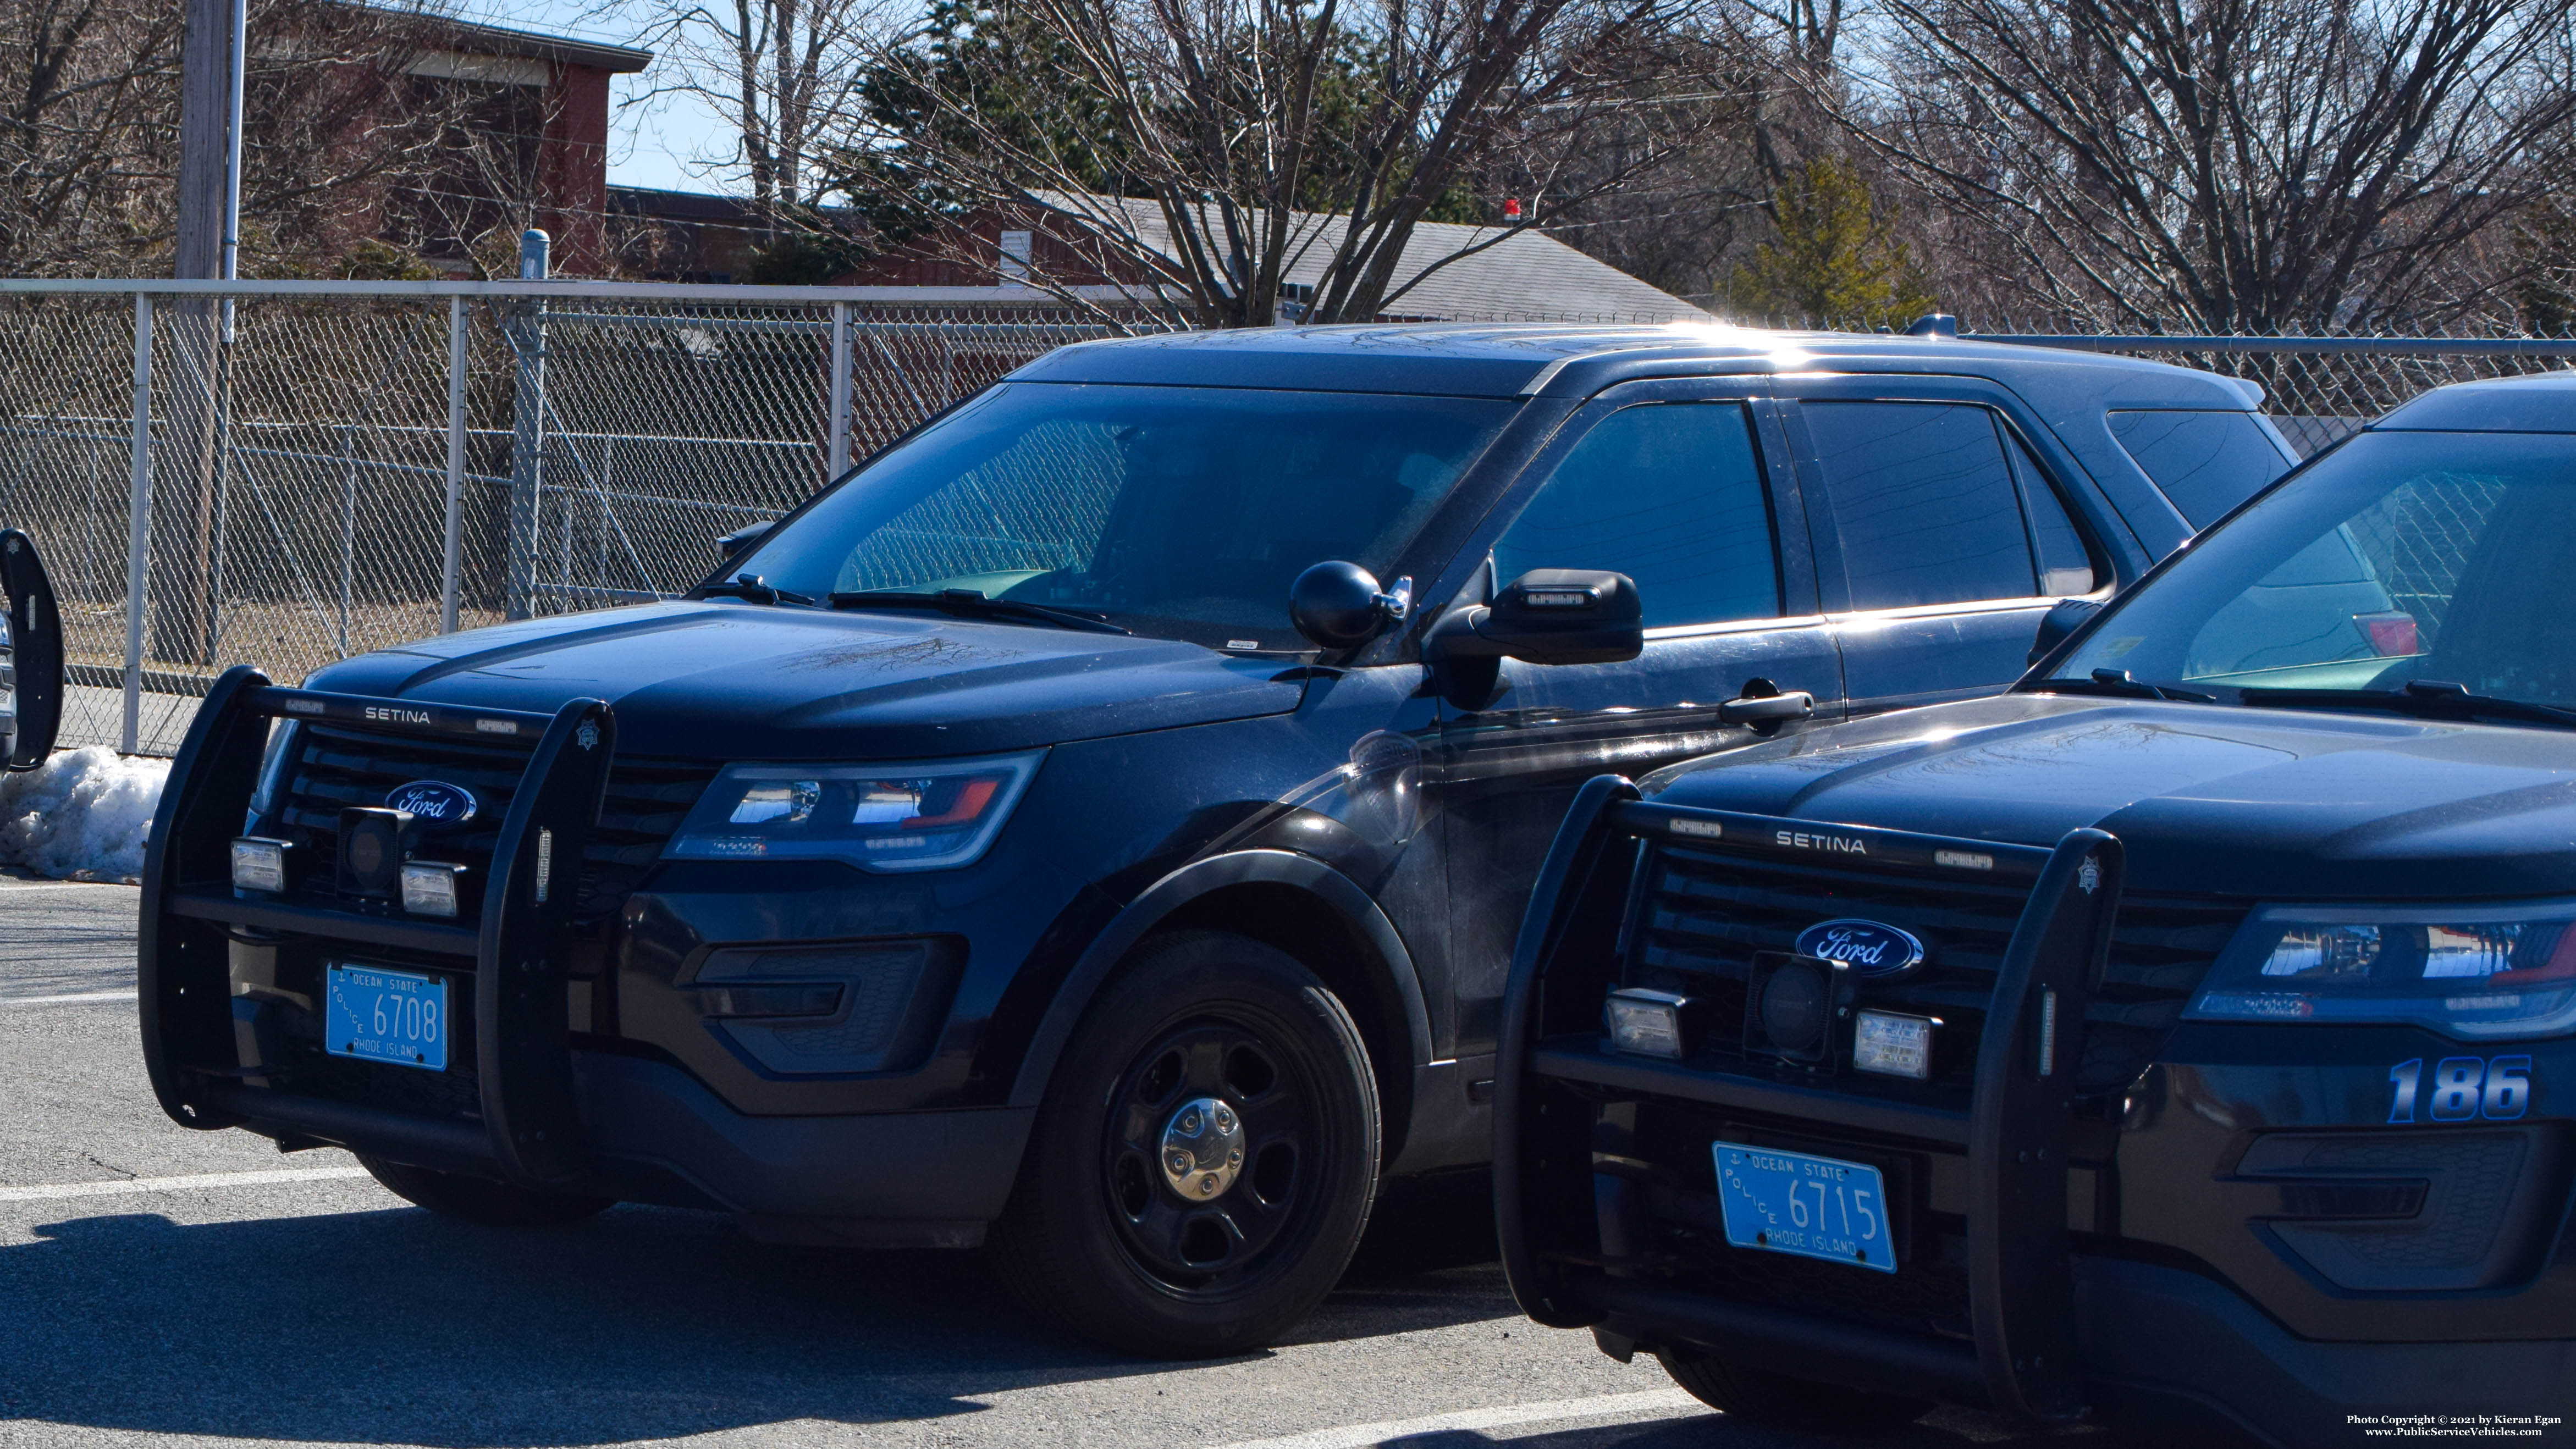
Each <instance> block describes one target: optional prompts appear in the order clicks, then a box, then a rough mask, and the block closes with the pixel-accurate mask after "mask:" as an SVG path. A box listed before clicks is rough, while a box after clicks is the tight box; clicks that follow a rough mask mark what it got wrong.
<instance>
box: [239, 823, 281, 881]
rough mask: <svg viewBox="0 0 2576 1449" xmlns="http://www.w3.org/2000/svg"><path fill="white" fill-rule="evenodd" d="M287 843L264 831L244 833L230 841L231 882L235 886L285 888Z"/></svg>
mask: <svg viewBox="0 0 2576 1449" xmlns="http://www.w3.org/2000/svg"><path fill="white" fill-rule="evenodd" d="M288 848H289V847H288V843H287V842H286V841H283V840H272V839H270V838H269V837H267V836H264V835H245V836H242V837H241V838H239V839H237V840H235V841H234V842H233V886H234V888H235V889H238V890H246V891H267V892H269V893H270V894H272V895H275V894H282V893H283V892H284V891H285V890H286V852H287V850H288Z"/></svg>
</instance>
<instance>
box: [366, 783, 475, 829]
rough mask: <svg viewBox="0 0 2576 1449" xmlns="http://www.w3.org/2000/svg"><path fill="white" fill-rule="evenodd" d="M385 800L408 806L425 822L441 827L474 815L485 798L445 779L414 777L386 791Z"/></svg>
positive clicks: (452, 827)
mask: <svg viewBox="0 0 2576 1449" xmlns="http://www.w3.org/2000/svg"><path fill="white" fill-rule="evenodd" d="M385 804H387V805H389V806H391V807H393V808H394V809H396V810H408V811H410V812H411V813H412V814H413V815H414V816H417V817H418V818H419V819H420V820H422V821H423V822H425V823H427V824H429V825H433V826H436V827H438V828H439V829H442V830H453V829H455V828H456V827H457V826H459V825H463V824H465V823H466V822H467V821H470V820H472V819H473V818H474V812H475V811H477V810H479V809H481V808H482V802H481V801H479V800H476V799H475V798H474V792H473V791H471V790H468V789H466V788H465V787H464V786H462V785H451V784H449V783H447V782H446V781H445V780H414V781H412V782H411V783H410V784H408V785H396V786H395V787H394V788H392V789H391V790H388V791H386V792H385Z"/></svg>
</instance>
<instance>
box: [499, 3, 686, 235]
mask: <svg viewBox="0 0 2576 1449" xmlns="http://www.w3.org/2000/svg"><path fill="white" fill-rule="evenodd" d="M456 13H457V14H458V15H459V16H460V17H461V18H463V19H467V20H479V21H482V22H484V23H486V24H489V25H506V26H509V27H511V28H512V29H516V30H540V31H545V32H548V33H550V34H560V35H573V36H579V37H580V38H582V39H584V40H600V41H606V42H608V43H609V44H611V45H636V44H639V43H641V41H642V39H643V38H644V35H645V32H646V29H647V24H646V21H645V20H644V19H643V18H642V13H641V7H640V6H638V5H635V4H631V3H629V4H620V3H618V0H518V3H515V4H514V3H511V0H460V3H458V4H457V6H456ZM662 69H664V66H663V63H662V62H661V61H659V60H658V59H657V60H656V61H655V63H654V64H653V65H652V66H649V67H647V68H646V69H645V71H644V73H643V74H641V75H622V76H618V77H615V78H614V80H613V81H612V83H611V84H612V87H613V89H612V90H611V93H610V98H609V101H610V109H609V147H608V180H609V183H610V184H611V185H615V186H652V187H659V188H661V189H663V190H666V191H710V192H721V191H728V190H731V189H732V187H731V186H730V185H729V184H728V183H729V182H730V181H731V179H732V178H731V177H729V176H728V175H727V173H726V171H725V170H724V168H723V167H722V166H721V164H719V158H721V156H722V155H723V153H724V151H725V128H724V123H723V121H722V119H721V118H720V117H718V116H717V115H716V114H715V112H714V111H712V110H710V109H709V108H708V107H707V106H706V104H705V103H704V102H702V101H700V100H698V99H696V98H695V97H690V96H674V95H656V94H654V93H653V89H654V85H655V83H656V80H657V76H656V74H655V72H657V71H660V70H662Z"/></svg>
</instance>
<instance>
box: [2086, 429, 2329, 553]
mask: <svg viewBox="0 0 2576 1449" xmlns="http://www.w3.org/2000/svg"><path fill="white" fill-rule="evenodd" d="M2105 420H2106V421H2108V422H2109V423H2110V425H2111V436H2112V437H2114V438H2117V439H2119V440H2120V446H2121V447H2122V448H2124V449H2126V450H2128V454H2129V456H2130V457H2131V458H2132V459H2134V460H2136V462H2137V465H2138V469H2139V471H2141V472H2143V473H2145V474H2146V475H2147V477H2148V478H2150V479H2152V480H2154V482H2155V485H2156V487H2158V488H2160V489H2162V490H2164V495H2165V498H2166V499H2167V500H2168V501H2170V502H2171V503H2172V504H2173V506H2174V508H2175V510H2176V511H2178V512H2180V513H2181V514H2182V516H2183V518H2184V519H2185V520H2186V521H2188V522H2189V523H2190V524H2191V526H2192V527H2193V528H2195V529H2202V528H2207V527H2208V526H2209V525H2211V524H2213V523H2215V522H2217V521H2218V520H2219V518H2220V517H2221V516H2223V515H2224V514H2225V513H2226V512H2227V510H2229V509H2231V508H2234V507H2235V506H2236V505H2237V504H2239V503H2242V502H2244V501H2245V500H2246V499H2248V498H2251V497H2253V496H2254V493H2255V491H2256V490H2257V489H2260V488H2261V487H2262V486H2263V485H2264V484H2266V483H2269V482H2271V481H2272V480H2273V479H2275V478H2278V477H2280V476H2281V475H2282V474H2283V473H2286V472H2288V471H2289V469H2290V463H2291V460H2290V459H2289V458H2286V457H2283V456H2282V454H2281V450H2280V449H2279V448H2278V447H2277V446H2275V445H2274V444H2273V442H2272V438H2271V435H2270V434H2269V433H2267V432H2265V431H2264V429H2263V425H2262V424H2261V423H2258V422H2256V421H2255V420H2254V418H2253V417H2252V415H2250V414H2247V413H2224V412H2207V413H2202V412H2143V411H2142V412H2115V413H2109V414H2106V415H2105Z"/></svg>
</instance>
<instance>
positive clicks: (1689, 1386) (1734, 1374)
mask: <svg viewBox="0 0 2576 1449" xmlns="http://www.w3.org/2000/svg"><path fill="white" fill-rule="evenodd" d="M1655 1359H1656V1361H1657V1362H1659V1363H1661V1364H1662V1365H1663V1366H1664V1372H1666V1373H1668V1374H1671V1375H1672V1376H1673V1382H1674V1383H1677V1384H1679V1385H1681V1386H1682V1388H1683V1389H1685V1390H1687V1391H1688V1392H1689V1394H1690V1396H1691V1397H1692V1398H1694V1399H1697V1400H1699V1401H1700V1402H1701V1403H1703V1404H1706V1405H1708V1406H1709V1407H1710V1408H1712V1409H1715V1410H1717V1411H1718V1412H1720V1413H1722V1414H1730V1415H1733V1416H1734V1417H1736V1418H1738V1419H1745V1420H1750V1421H1752V1422H1754V1423H1760V1424H1771V1425H1775V1426H1777V1427H1779V1428H1783V1429H1807V1430H1822V1431H1824V1432H1826V1433H1842V1434H1860V1433H1870V1432H1874V1431H1879V1430H1886V1429H1899V1428H1903V1427H1904V1426H1905V1425H1907V1424H1911V1423H1913V1422H1914V1421H1915V1420H1917V1419H1920V1418H1922V1417H1923V1416H1924V1415H1925V1414H1928V1413H1930V1412H1932V1402H1931V1401H1930V1400H1929V1399H1909V1398H1906V1397H1904V1396H1903V1395H1901V1394H1873V1393H1868V1392H1865V1391H1863V1390H1860V1389H1846V1388H1843V1387H1840V1386H1839V1385H1835V1384H1826V1383H1818V1382H1817V1381H1815V1380H1814V1379H1800V1378H1791V1377H1790V1376H1789V1375H1787V1374H1780V1373H1773V1372H1771V1371H1770V1370H1769V1369H1758V1368H1751V1367H1747V1366H1746V1365H1743V1364H1736V1363H1729V1362H1727V1361H1726V1360H1725V1359H1722V1358H1718V1357H1715V1356H1713V1355H1705V1354H1689V1355H1685V1354H1680V1353H1659V1354H1656V1355H1655Z"/></svg>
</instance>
